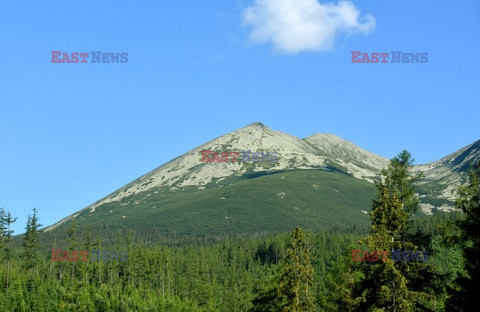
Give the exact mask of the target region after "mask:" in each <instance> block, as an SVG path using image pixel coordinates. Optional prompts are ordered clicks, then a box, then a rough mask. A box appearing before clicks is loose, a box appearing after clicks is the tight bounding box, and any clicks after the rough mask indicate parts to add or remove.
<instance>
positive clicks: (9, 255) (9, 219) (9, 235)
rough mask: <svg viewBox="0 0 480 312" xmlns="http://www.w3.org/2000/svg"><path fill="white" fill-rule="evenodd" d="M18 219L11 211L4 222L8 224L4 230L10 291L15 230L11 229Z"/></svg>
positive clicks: (7, 282)
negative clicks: (13, 216) (12, 242)
mask: <svg viewBox="0 0 480 312" xmlns="http://www.w3.org/2000/svg"><path fill="white" fill-rule="evenodd" d="M15 221H17V218H12V215H11V214H10V212H8V213H7V215H6V216H5V217H4V219H3V222H4V224H5V225H6V229H5V231H4V238H5V239H4V243H5V244H4V247H3V248H4V250H5V262H6V266H7V268H6V292H7V293H8V288H9V283H10V261H11V260H12V247H11V246H10V241H11V238H12V234H13V232H14V231H13V230H11V229H10V226H11V225H12V223H14V222H15Z"/></svg>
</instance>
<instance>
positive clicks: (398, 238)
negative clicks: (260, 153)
mask: <svg viewBox="0 0 480 312" xmlns="http://www.w3.org/2000/svg"><path fill="white" fill-rule="evenodd" d="M411 163H412V159H411V156H410V154H409V153H408V152H406V151H404V152H402V153H400V154H399V155H398V156H397V157H395V158H394V159H392V160H391V162H390V165H389V166H388V168H386V169H385V170H384V172H383V179H382V180H381V181H378V182H377V183H376V188H377V191H378V192H377V196H376V198H375V199H374V201H373V211H372V212H371V216H370V217H371V227H370V231H369V232H368V233H365V232H362V231H361V230H358V229H354V230H352V231H350V232H348V231H347V232H346V231H337V232H336V231H321V232H304V231H302V230H301V229H299V228H297V229H295V230H294V231H293V233H291V234H290V233H283V234H276V235H270V236H261V237H256V238H255V237H248V238H241V237H237V238H233V239H223V240H221V239H218V240H213V241H209V242H203V243H200V242H198V241H197V242H195V243H188V244H184V243H181V244H169V245H168V244H145V243H144V242H142V243H140V242H138V241H137V239H136V237H135V236H134V233H128V234H125V233H118V234H117V236H116V237H115V238H114V239H112V240H107V241H106V240H105V239H104V238H102V236H101V235H98V233H96V232H95V231H93V230H92V229H79V228H78V227H77V226H76V224H75V223H72V224H71V226H70V228H69V229H68V231H67V232H66V233H60V234H59V233H56V234H55V235H56V236H55V235H54V236H50V237H53V239H52V238H50V239H49V240H48V243H45V241H42V233H41V231H39V227H40V224H39V223H38V222H39V217H38V211H37V210H34V211H33V215H32V216H30V217H29V218H28V222H27V226H26V233H25V235H23V236H22V237H21V238H22V244H21V245H18V244H17V245H15V244H13V243H12V231H11V229H10V227H11V224H12V223H14V222H15V221H16V219H15V218H13V217H12V216H11V214H10V213H7V212H5V210H4V209H0V258H1V265H0V311H67V310H68V311H71V310H72V309H75V310H76V311H275V312H277V311H296V312H300V311H302V312H310V311H474V305H473V303H474V302H475V298H474V296H475V295H476V294H478V293H479V291H478V290H479V289H478V287H479V281H478V277H479V265H478V264H479V260H478V259H479V240H480V238H479V231H478V229H479V222H480V193H479V192H480V191H479V190H480V187H479V181H480V167H479V166H478V165H477V166H472V170H471V173H470V179H469V183H468V184H467V185H465V186H463V187H462V188H461V189H460V191H459V199H458V201H457V204H456V205H457V208H458V209H459V210H461V211H462V212H463V213H462V214H459V213H450V214H437V215H434V216H430V217H427V218H423V219H417V220H413V219H412V214H414V213H415V211H416V208H417V206H418V201H417V199H416V196H415V191H414V183H415V180H416V178H417V177H415V176H411V175H410V173H409V170H408V168H409V166H410V165H411ZM54 233H55V232H54ZM52 249H61V250H63V251H72V250H86V251H91V250H94V249H95V250H102V249H103V250H105V249H108V250H116V251H120V250H122V251H127V254H128V260H126V261H118V260H113V261H52V252H51V250H52ZM352 249H360V250H368V251H369V252H370V254H369V255H368V256H370V257H371V258H370V259H373V257H377V255H376V254H375V256H374V253H373V251H378V250H395V249H403V250H414V251H415V250H428V251H429V260H428V261H415V262H411V261H391V260H389V261H378V259H377V261H374V260H371V261H352V253H351V250H352ZM364 258H366V259H365V260H368V259H369V258H368V257H366V256H364ZM89 260H90V259H89Z"/></svg>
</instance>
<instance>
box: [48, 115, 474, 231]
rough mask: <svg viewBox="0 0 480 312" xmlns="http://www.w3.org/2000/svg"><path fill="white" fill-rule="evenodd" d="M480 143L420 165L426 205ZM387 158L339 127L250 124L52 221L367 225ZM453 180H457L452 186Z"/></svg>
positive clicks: (434, 202)
mask: <svg viewBox="0 0 480 312" xmlns="http://www.w3.org/2000/svg"><path fill="white" fill-rule="evenodd" d="M479 144H480V141H477V142H476V143H474V144H472V145H469V146H467V147H465V148H463V149H461V150H460V151H458V152H455V153H453V154H451V155H449V156H447V157H445V158H442V159H441V160H439V161H437V162H433V163H430V164H427V165H419V166H415V167H414V169H413V171H415V172H423V173H424V178H423V180H422V181H421V183H419V195H420V197H421V201H422V211H424V212H425V213H427V214H429V213H432V212H434V211H435V210H449V209H451V207H452V200H453V197H452V194H453V193H452V191H453V190H454V189H455V186H452V185H458V184H459V183H462V182H464V181H465V180H466V177H467V175H466V170H467V167H468V161H470V160H478V159H479V154H480V152H479ZM203 150H210V151H217V152H219V153H220V152H222V151H233V152H237V151H238V152H240V151H243V150H251V151H255V152H257V151H258V152H260V151H276V152H277V153H278V162H270V163H265V162H256V163H244V162H202V161H201V159H202V151H203ZM387 164H388V159H386V158H384V157H381V156H379V155H376V154H374V153H371V152H368V151H366V150H363V149H361V148H359V147H357V146H356V145H354V144H353V143H351V142H349V141H346V140H344V139H342V138H340V137H338V136H336V135H333V134H321V133H317V134H314V135H311V136H309V137H307V138H304V139H300V138H297V137H295V136H292V135H289V134H287V133H284V132H281V131H276V130H272V129H270V128H268V127H267V126H265V125H263V124H262V123H258V122H256V123H252V124H250V125H248V126H246V127H244V128H241V129H238V130H236V131H233V132H230V133H227V134H225V135H223V136H221V137H218V138H216V139H213V140H211V141H209V142H207V143H205V144H203V145H201V146H199V147H196V148H194V149H192V150H190V151H188V152H187V153H185V154H183V155H181V156H179V157H177V158H175V159H173V160H171V161H169V162H167V163H166V164H164V165H162V166H160V167H158V168H156V169H155V170H153V171H151V172H149V173H147V174H145V175H144V176H141V177H140V178H138V179H136V180H135V181H133V182H131V183H129V184H127V185H125V186H124V187H122V188H120V189H118V190H117V191H115V192H114V193H112V194H110V195H108V196H106V197H105V198H103V199H101V200H99V201H97V202H95V203H93V204H92V205H90V206H88V207H86V208H84V209H82V210H80V211H78V212H77V213H75V214H73V215H71V216H69V217H67V218H65V219H63V220H61V221H60V222H58V223H56V224H54V225H52V226H49V227H47V228H46V229H45V231H46V232H49V231H52V230H55V229H61V228H63V229H64V228H65V227H66V225H67V224H68V223H69V222H71V221H72V220H73V219H75V220H76V222H77V224H78V225H80V226H92V227H93V228H95V229H98V230H99V229H102V231H110V230H114V229H126V228H128V229H133V230H136V231H147V232H148V231H153V232H156V233H157V234H158V235H160V236H166V237H167V236H178V235H193V236H205V235H224V234H252V233H263V232H276V231H283V230H291V229H292V228H293V227H295V226H297V225H300V226H303V227H306V228H311V229H316V228H332V227H351V226H353V225H355V226H365V225H367V224H368V222H369V219H368V215H367V212H368V211H369V210H370V206H371V200H372V198H373V196H374V187H373V184H372V182H373V181H374V180H375V179H378V178H379V176H380V173H381V170H382V168H384V167H385V166H386V165H387ZM452 183H453V184H452Z"/></svg>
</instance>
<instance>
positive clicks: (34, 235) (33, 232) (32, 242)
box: [23, 208, 42, 275]
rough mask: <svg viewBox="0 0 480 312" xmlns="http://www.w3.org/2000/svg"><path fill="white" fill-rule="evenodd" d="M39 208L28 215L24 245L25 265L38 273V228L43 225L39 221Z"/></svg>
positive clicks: (34, 272) (29, 269)
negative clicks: (31, 214)
mask: <svg viewBox="0 0 480 312" xmlns="http://www.w3.org/2000/svg"><path fill="white" fill-rule="evenodd" d="M37 213H38V210H37V209H36V208H34V209H33V216H30V215H29V216H28V221H27V226H26V228H25V229H26V232H25V238H24V241H23V247H24V267H25V268H26V269H27V270H28V271H33V274H34V275H35V274H36V267H37V263H38V249H39V242H38V228H39V227H40V226H42V225H41V224H39V223H38V217H37Z"/></svg>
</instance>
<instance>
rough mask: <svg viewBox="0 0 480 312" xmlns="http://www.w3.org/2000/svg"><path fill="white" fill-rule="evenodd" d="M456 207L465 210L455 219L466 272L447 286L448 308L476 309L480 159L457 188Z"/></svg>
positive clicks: (479, 256)
mask: <svg viewBox="0 0 480 312" xmlns="http://www.w3.org/2000/svg"><path fill="white" fill-rule="evenodd" d="M458 195H459V197H458V200H457V202H456V207H457V208H459V209H461V210H462V211H463V213H464V214H465V220H462V221H459V222H458V228H459V230H460V233H461V234H460V242H461V246H462V249H463V253H464V258H465V274H463V275H461V276H459V277H458V278H457V279H456V284H457V285H456V288H454V289H451V290H450V299H449V300H448V303H447V310H448V311H466V312H469V311H478V304H477V302H478V298H477V296H478V294H480V163H477V164H476V165H473V166H471V168H470V175H469V183H468V184H467V185H465V186H462V187H460V188H459V191H458Z"/></svg>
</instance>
